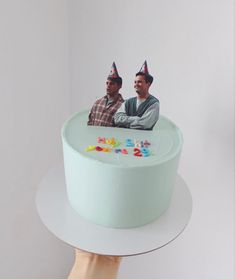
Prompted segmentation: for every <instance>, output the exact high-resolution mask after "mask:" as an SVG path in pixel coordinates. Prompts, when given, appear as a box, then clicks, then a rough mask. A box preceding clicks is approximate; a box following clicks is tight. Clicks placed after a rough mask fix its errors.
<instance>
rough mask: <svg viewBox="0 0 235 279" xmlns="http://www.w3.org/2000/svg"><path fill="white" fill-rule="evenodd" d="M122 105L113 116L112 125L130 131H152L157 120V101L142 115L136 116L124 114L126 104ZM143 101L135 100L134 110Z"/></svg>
mask: <svg viewBox="0 0 235 279" xmlns="http://www.w3.org/2000/svg"><path fill="white" fill-rule="evenodd" d="M126 102H127V101H125V103H123V104H122V105H121V107H120V108H119V109H118V111H117V112H116V114H115V115H114V123H115V125H116V126H118V127H125V128H131V129H141V130H152V128H153V126H154V125H155V124H156V122H157V121H158V119H159V101H158V100H157V101H156V102H155V103H154V104H152V105H151V106H149V107H148V108H147V109H146V110H145V112H144V113H143V115H141V116H137V115H135V114H131V115H128V114H127V112H126V107H125V104H126ZM144 102H145V100H139V99H138V98H137V99H136V110H138V107H139V106H140V104H141V103H144Z"/></svg>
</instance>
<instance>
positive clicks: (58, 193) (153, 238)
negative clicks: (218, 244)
mask: <svg viewBox="0 0 235 279" xmlns="http://www.w3.org/2000/svg"><path fill="white" fill-rule="evenodd" d="M153 183H154V182H153ZM36 206H37V210H38V214H39V216H40V218H41V220H42V222H43V224H44V225H45V226H46V227H47V229H48V230H49V231H50V232H52V233H53V234H54V235H55V236H56V237H57V238H59V239H60V240H62V241H63V242H65V243H67V244H69V245H71V246H72V247H74V248H75V249H77V250H76V260H75V265H74V267H73V269H72V271H71V273H70V276H69V279H72V278H74V279H75V278H77V279H80V278H86V279H88V278H94V277H92V276H90V277H89V275H87V276H85V277H84V276H82V275H80V273H79V271H78V269H79V268H78V265H79V262H80V263H84V259H85V258H86V260H85V261H87V257H88V256H89V257H91V256H92V257H93V258H92V259H93V260H94V257H97V258H98V260H99V261H102V262H103V267H102V269H103V271H102V272H105V270H106V269H107V273H109V277H107V278H110V279H111V278H116V274H117V270H118V266H119V263H120V257H125V256H133V255H140V254H144V253H148V252H151V251H154V250H157V249H160V248H162V247H163V246H165V245H167V244H169V243H170V242H171V241H173V240H175V239H176V238H177V237H178V236H179V235H180V234H181V233H182V232H183V230H184V228H185V227H186V225H187V224H188V222H189V219H190V216H191V213H192V198H191V194H190V192H189V189H188V187H187V185H186V184H185V182H184V180H183V179H182V178H181V177H180V176H179V175H178V176H177V179H176V182H175V185H174V191H173V196H172V201H171V204H170V207H169V208H168V210H167V211H166V212H165V213H164V214H163V215H162V216H161V217H160V218H158V219H157V220H156V221H154V222H152V223H150V224H147V225H145V226H142V227H138V228H132V229H113V228H108V227H103V226H100V225H97V224H94V223H91V222H89V221H87V220H86V219H84V218H82V217H81V216H80V215H79V214H78V213H77V212H76V211H75V210H73V208H72V207H71V206H70V204H69V202H68V199H67V194H66V186H65V178H64V168H63V164H62V163H61V164H59V165H57V166H56V167H54V168H53V169H51V170H50V171H49V172H48V173H47V175H46V176H45V177H44V178H43V179H42V181H41V183H40V185H39V188H38V191H37V195H36ZM105 260H111V261H112V263H113V269H112V270H113V275H112V274H111V273H112V272H111V271H110V270H108V268H110V265H108V264H107V263H106V262H105ZM99 261H98V262H99ZM86 264H87V262H86ZM96 264H97V259H96V260H95V263H94V262H93V265H96ZM96 274H98V273H96ZM101 277H102V276H101ZM95 278H98V277H97V276H96V277H95ZM103 278H105V277H103Z"/></svg>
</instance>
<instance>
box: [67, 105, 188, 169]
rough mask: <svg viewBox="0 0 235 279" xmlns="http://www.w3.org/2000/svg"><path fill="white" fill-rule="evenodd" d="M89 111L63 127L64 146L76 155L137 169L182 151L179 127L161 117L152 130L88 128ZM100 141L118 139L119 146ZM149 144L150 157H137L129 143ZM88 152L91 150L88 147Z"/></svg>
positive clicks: (75, 116)
mask: <svg viewBox="0 0 235 279" xmlns="http://www.w3.org/2000/svg"><path fill="white" fill-rule="evenodd" d="M88 114H89V111H88V110H87V111H83V112H78V113H76V114H74V115H73V116H72V117H71V118H70V119H69V120H67V121H66V122H65V124H64V126H63V128H62V140H63V142H64V146H65V145H66V147H69V148H72V149H73V151H74V152H75V153H78V154H79V155H81V156H84V157H85V158H87V159H90V160H96V161H98V162H100V163H105V164H111V165H113V166H117V167H118V166H121V167H123V166H125V167H138V166H141V167H143V166H151V165H155V164H158V163H163V162H164V161H167V160H169V159H171V158H173V157H174V156H175V155H176V154H177V153H179V152H180V151H181V148H182V144H183V137H182V134H181V132H180V130H179V128H178V127H177V126H176V125H175V124H174V123H173V122H172V121H170V120H169V119H168V118H166V117H164V116H160V118H159V120H158V122H157V124H156V125H155V126H154V128H153V130H152V131H146V130H135V129H126V128H116V127H101V126H88V125H87V119H88ZM98 138H101V139H104V138H105V139H115V141H116V142H119V143H120V145H119V146H117V147H113V148H112V146H111V145H110V144H104V143H100V142H98ZM127 140H129V141H132V142H133V143H135V142H136V141H137V142H141V141H142V142H148V143H150V145H148V146H146V147H147V151H149V156H146V157H145V156H142V157H139V156H135V155H134V154H136V150H135V151H134V148H135V147H127V146H126V141H127ZM89 146H93V147H96V146H99V147H101V148H104V147H105V148H111V151H109V152H102V151H97V150H96V149H95V150H91V151H87V148H88V147H89ZM88 149H89V148H88ZM116 149H119V151H120V150H123V149H126V151H127V153H128V154H123V153H121V152H117V150H116Z"/></svg>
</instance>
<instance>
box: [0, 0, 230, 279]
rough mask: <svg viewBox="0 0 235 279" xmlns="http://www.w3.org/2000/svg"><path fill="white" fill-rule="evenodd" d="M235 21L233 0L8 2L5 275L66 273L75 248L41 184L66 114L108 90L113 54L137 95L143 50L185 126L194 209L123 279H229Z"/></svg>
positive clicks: (1, 101)
mask: <svg viewBox="0 0 235 279" xmlns="http://www.w3.org/2000/svg"><path fill="white" fill-rule="evenodd" d="M67 4H68V12H69V13H68V15H67ZM232 20H233V2H232V1H231V0H224V1H219V0H216V1H212V0H204V1H200V0H199V1H196V0H188V1H185V0H178V1H154V0H147V1H145V2H143V1H139V0H135V1H133V0H129V1H124V0H121V1H112V0H111V1H110V0H109V1H108V0H100V1H96V2H95V1H85V0H83V1H73V0H70V1H66V0H59V1H55V0H47V1H45V0H41V1H27V0H23V1H14V0H13V1H1V2H0V126H1V140H0V155H1V156H0V166H1V170H2V171H1V175H0V209H1V210H0V220H1V229H0V247H1V249H0V278H9V279H11V278H19V279H21V278H22V279H32V278H33V279H39V278H40V279H41V278H45V279H47V278H48V279H49V278H50V279H52V278H55V279H60V278H61V279H62V278H66V276H67V274H68V271H69V270H70V268H71V265H72V261H73V257H72V253H73V251H72V249H71V248H70V247H68V246H67V245H65V244H63V243H62V242H61V241H59V240H57V239H56V238H55V237H54V236H53V235H52V234H51V233H50V232H48V231H47V230H46V229H45V227H44V226H43V225H42V223H41V221H40V220H39V217H38V215H37V213H36V210H35V204H34V198H35V192H36V189H37V185H38V183H39V181H40V179H41V178H42V176H43V175H44V174H45V172H46V171H47V170H48V169H49V168H50V167H51V166H52V165H54V164H55V162H56V161H57V160H59V159H61V155H62V150H61V142H60V127H61V125H62V123H63V121H64V119H65V118H67V116H68V115H69V114H70V113H71V112H73V111H77V110H80V109H83V108H87V107H90V106H91V105H92V103H93V102H94V101H95V99H96V98H98V97H100V96H102V95H103V94H104V83H105V78H106V76H107V74H108V73H109V70H110V66H111V63H112V62H113V60H114V61H116V64H117V66H118V69H119V73H120V75H122V76H123V78H124V84H123V90H122V92H123V95H124V97H129V96H132V95H134V94H135V93H134V90H133V88H132V87H133V86H132V84H133V77H134V74H135V73H136V71H138V70H139V68H140V66H141V65H142V63H143V61H144V60H145V59H147V60H148V63H149V70H150V72H151V73H152V74H153V76H154V77H155V82H154V84H153V85H152V93H153V94H154V95H156V96H158V97H159V99H160V101H161V113H162V114H164V115H166V116H168V117H170V118H171V119H172V120H174V121H175V122H176V123H177V124H178V126H179V127H180V128H181V130H182V132H183V134H184V139H185V143H184V149H183V153H182V158H181V162H180V169H179V173H180V174H181V175H182V176H183V178H184V179H185V180H186V182H187V183H188V186H189V187H190V190H191V192H192V195H193V199H194V211H193V215H192V218H191V221H190V224H189V226H188V227H187V229H186V231H185V232H184V233H183V234H182V235H181V237H180V238H178V239H177V240H176V241H174V242H173V243H171V244H170V245H168V246H166V247H165V248H163V249H161V250H159V251H156V252H153V253H149V254H147V255H143V256H138V257H130V258H125V259H124V260H123V262H122V264H121V268H120V273H119V278H120V279H121V278H135V279H138V278H141V279H142V278H164V279H172V278H182V279H184V278H185V279H189V278H190V279H194V278H195V279H198V278H200V279H208V278H213V279H221V278H226V279H232V278H233V275H234V271H233V259H234V255H233V247H234V236H233V235H234V227H233V220H234V200H233V198H234V195H233V194H234V193H233V192H234V190H233V183H234V175H233V170H234V158H233V155H234V147H233V143H234V117H233V116H234V115H233V113H234V99H233V74H234V68H233V61H234V59H233V58H234V57H233V47H234V42H233V22H232Z"/></svg>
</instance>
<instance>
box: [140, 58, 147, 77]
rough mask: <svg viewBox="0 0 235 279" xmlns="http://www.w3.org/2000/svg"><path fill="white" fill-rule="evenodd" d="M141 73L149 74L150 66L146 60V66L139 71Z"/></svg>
mask: <svg viewBox="0 0 235 279" xmlns="http://www.w3.org/2000/svg"><path fill="white" fill-rule="evenodd" d="M139 72H140V73H144V74H147V75H148V74H149V71H148V65H147V61H146V60H145V61H144V64H143V65H142V67H141V68H140V70H139Z"/></svg>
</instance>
